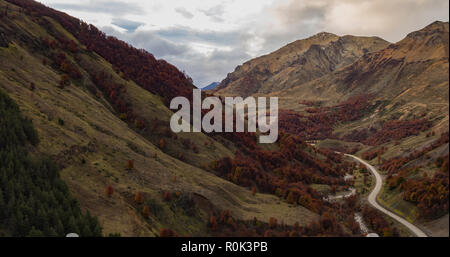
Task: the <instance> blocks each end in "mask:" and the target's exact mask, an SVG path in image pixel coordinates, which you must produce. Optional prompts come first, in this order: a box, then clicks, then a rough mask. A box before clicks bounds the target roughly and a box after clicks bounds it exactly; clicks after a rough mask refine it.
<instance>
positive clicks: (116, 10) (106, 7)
mask: <svg viewBox="0 0 450 257" xmlns="http://www.w3.org/2000/svg"><path fill="white" fill-rule="evenodd" d="M51 6H52V7H53V8H56V9H63V10H73V11H82V12H90V13H105V14H112V15H124V14H144V11H143V9H142V8H141V7H140V6H139V5H137V4H131V3H127V2H120V1H93V0H89V1H85V2H80V3H76V4H74V3H54V4H52V5H51Z"/></svg>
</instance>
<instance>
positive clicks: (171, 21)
mask: <svg viewBox="0 0 450 257" xmlns="http://www.w3.org/2000/svg"><path fill="white" fill-rule="evenodd" d="M41 1H42V2H44V3H45V4H48V5H50V6H51V7H53V8H56V9H63V10H64V11H66V12H68V13H69V14H71V15H74V16H77V17H79V18H81V19H83V20H87V21H89V22H92V23H94V25H96V26H98V27H100V28H101V29H102V30H104V31H105V32H106V33H107V34H111V35H114V36H116V37H118V38H119V39H122V40H125V41H127V42H129V43H130V44H132V45H134V46H136V47H138V48H143V49H145V50H147V51H149V52H150V53H152V54H153V55H155V56H156V57H157V58H163V59H166V60H167V61H169V62H171V63H173V64H174V65H176V66H177V67H178V68H180V69H181V70H185V71H186V72H187V73H188V74H189V75H190V76H191V77H193V79H194V82H195V84H196V85H198V86H204V85H207V84H209V83H210V82H212V81H221V80H222V79H224V78H225V77H226V75H227V73H229V72H231V71H233V70H234V68H235V67H236V66H237V65H239V64H241V63H243V62H245V61H247V60H248V59H250V58H253V57H256V56H260V55H263V54H267V53H270V52H272V51H275V50H277V49H278V48H280V47H282V46H284V45H286V44H288V43H290V42H293V41H295V40H299V39H303V38H307V37H310V36H312V35H314V34H316V33H319V32H322V31H326V32H331V33H334V34H337V35H346V34H350V35H360V36H379V37H381V38H384V39H386V40H388V41H391V42H396V41H399V40H401V39H402V38H403V37H405V36H406V35H407V34H408V33H409V32H412V31H415V30H418V29H421V28H423V27H425V26H426V25H428V24H430V23H432V22H433V21H435V20H442V21H448V19H449V18H448V17H449V13H448V7H449V2H448V1H447V0H395V1H392V0H377V1H373V0H315V1H306V0H246V1H236V0H216V1H214V2H211V1H202V0H190V1H189V6H188V8H187V7H183V6H187V5H185V3H186V2H185V1H183V0H154V1H138V0H127V1H124V0H114V1H113V2H106V0H98V1H93V0H41ZM119 28H122V29H123V30H120V29H119ZM119 30H120V31H119Z"/></svg>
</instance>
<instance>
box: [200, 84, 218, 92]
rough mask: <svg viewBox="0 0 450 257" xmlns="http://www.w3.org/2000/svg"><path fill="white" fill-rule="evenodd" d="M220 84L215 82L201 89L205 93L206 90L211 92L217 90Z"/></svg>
mask: <svg viewBox="0 0 450 257" xmlns="http://www.w3.org/2000/svg"><path fill="white" fill-rule="evenodd" d="M219 84H220V82H213V83H211V84H209V85H207V86H206V87H202V88H201V89H202V90H203V91H205V90H211V89H214V88H216V87H217V86H218V85H219Z"/></svg>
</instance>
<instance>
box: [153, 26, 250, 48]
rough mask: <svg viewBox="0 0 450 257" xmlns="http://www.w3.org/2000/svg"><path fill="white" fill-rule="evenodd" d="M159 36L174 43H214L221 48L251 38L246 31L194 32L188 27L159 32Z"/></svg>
mask: <svg viewBox="0 0 450 257" xmlns="http://www.w3.org/2000/svg"><path fill="white" fill-rule="evenodd" d="M157 33H158V35H160V36H161V37H164V38H167V39H169V40H172V41H177V42H180V41H184V42H198V43H214V44H215V45H220V46H234V45H237V44H242V42H245V41H246V40H247V39H248V38H249V34H248V33H247V32H245V31H241V30H236V31H228V32H218V31H202V30H194V29H191V28H188V27H182V26H177V27H171V28H167V29H162V30H159V31H158V32H157Z"/></svg>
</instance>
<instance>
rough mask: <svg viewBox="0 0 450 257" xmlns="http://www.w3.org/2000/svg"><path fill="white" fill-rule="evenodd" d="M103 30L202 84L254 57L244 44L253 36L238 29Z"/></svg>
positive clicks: (109, 28) (218, 77) (107, 28)
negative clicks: (205, 47)
mask: <svg viewBox="0 0 450 257" xmlns="http://www.w3.org/2000/svg"><path fill="white" fill-rule="evenodd" d="M101 30H102V31H104V32H105V33H106V34H108V35H113V36H116V37H117V38H120V39H122V40H124V41H126V42H128V43H130V44H132V45H133V46H135V47H137V48H142V49H145V50H147V51H148V52H150V53H152V54H153V55H154V56H155V57H156V58H159V59H165V60H166V61H168V62H170V63H172V64H174V65H176V66H177V67H178V68H179V69H180V70H184V71H186V72H187V73H188V74H189V75H190V76H191V77H192V78H193V79H194V83H195V85H197V86H199V87H203V86H206V85H208V84H210V83H211V82H212V81H220V80H222V79H223V78H224V75H225V74H227V73H228V72H230V71H232V70H234V68H235V66H236V65H237V64H240V63H242V62H244V61H246V60H248V59H249V58H251V56H250V55H249V54H247V50H246V44H245V42H247V41H249V40H251V36H250V35H247V34H243V33H241V32H239V31H235V32H229V33H218V32H213V31H196V30H191V29H189V28H187V27H174V28H167V29H164V30H148V31H143V30H139V31H126V32H120V31H117V30H116V29H114V28H113V27H111V26H108V27H102V28H101ZM180 39H184V40H180ZM195 43H204V44H205V45H208V44H209V45H223V46H227V47H226V49H225V47H224V48H222V49H215V48H212V49H211V50H210V51H207V52H203V51H199V50H198V49H196V48H195V47H194V45H195Z"/></svg>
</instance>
